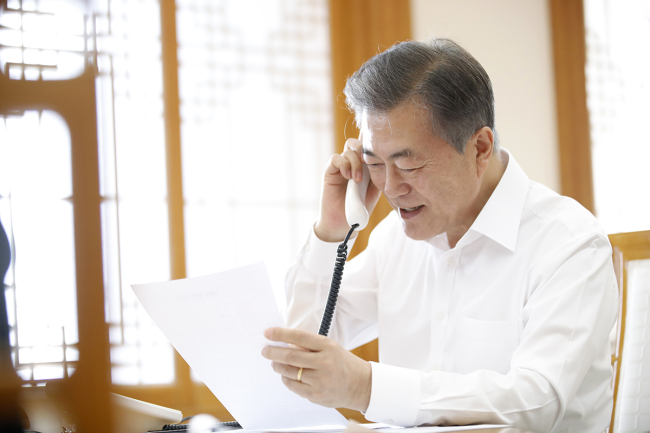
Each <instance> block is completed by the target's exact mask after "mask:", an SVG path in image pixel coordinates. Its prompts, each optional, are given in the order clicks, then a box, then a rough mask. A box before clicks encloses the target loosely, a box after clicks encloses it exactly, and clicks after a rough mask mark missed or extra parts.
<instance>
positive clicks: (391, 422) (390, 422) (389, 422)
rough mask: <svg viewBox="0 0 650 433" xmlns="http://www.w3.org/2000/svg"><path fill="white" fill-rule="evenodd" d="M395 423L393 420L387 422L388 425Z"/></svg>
mask: <svg viewBox="0 0 650 433" xmlns="http://www.w3.org/2000/svg"><path fill="white" fill-rule="evenodd" d="M393 422H394V421H393V420H392V419H389V420H388V422H387V423H386V424H393Z"/></svg>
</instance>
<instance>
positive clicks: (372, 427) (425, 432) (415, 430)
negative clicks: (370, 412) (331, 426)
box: [344, 422, 510, 433]
mask: <svg viewBox="0 0 650 433" xmlns="http://www.w3.org/2000/svg"><path fill="white" fill-rule="evenodd" d="M506 427H510V426H509V425H496V424H480V425H478V424H477V425H463V426H448V427H437V426H423V427H406V428H404V427H384V426H378V425H377V424H357V423H353V422H350V424H349V425H348V427H347V428H346V429H345V430H344V433H372V432H373V431H375V432H383V433H387V432H390V433H407V432H408V433H438V432H440V433H443V432H455V431H467V430H485V429H493V428H506Z"/></svg>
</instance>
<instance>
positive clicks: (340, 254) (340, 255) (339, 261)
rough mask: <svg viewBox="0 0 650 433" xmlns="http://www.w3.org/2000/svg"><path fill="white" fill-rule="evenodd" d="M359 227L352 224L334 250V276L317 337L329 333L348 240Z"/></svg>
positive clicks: (346, 253) (346, 254)
mask: <svg viewBox="0 0 650 433" xmlns="http://www.w3.org/2000/svg"><path fill="white" fill-rule="evenodd" d="M357 227H359V224H352V228H351V229H350V231H349V232H348V235H347V236H346V237H345V240H344V241H343V243H342V244H341V245H339V247H338V248H337V249H336V263H335V264H334V274H333V275H332V284H331V285H330V293H329V295H328V297H327V304H325V311H324V312H323V320H322V321H321V324H320V330H319V331H318V334H319V335H324V336H325V337H327V334H328V333H329V332H330V325H331V324H332V317H333V316H334V309H335V308H336V300H337V299H338V297H339V288H340V287H341V280H342V279H343V267H344V266H345V261H346V260H347V258H348V240H350V236H352V233H354V230H355V229H356V228H357Z"/></svg>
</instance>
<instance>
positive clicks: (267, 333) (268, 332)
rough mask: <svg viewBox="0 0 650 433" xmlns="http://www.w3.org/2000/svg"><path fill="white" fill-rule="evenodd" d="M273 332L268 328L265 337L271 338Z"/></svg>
mask: <svg viewBox="0 0 650 433" xmlns="http://www.w3.org/2000/svg"><path fill="white" fill-rule="evenodd" d="M272 332H273V331H272V330H271V328H267V329H265V330H264V336H265V337H266V338H271V333H272Z"/></svg>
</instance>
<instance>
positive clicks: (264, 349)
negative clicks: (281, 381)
mask: <svg viewBox="0 0 650 433" xmlns="http://www.w3.org/2000/svg"><path fill="white" fill-rule="evenodd" d="M266 350H267V349H266V346H264V347H263V348H262V356H263V357H266Z"/></svg>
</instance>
